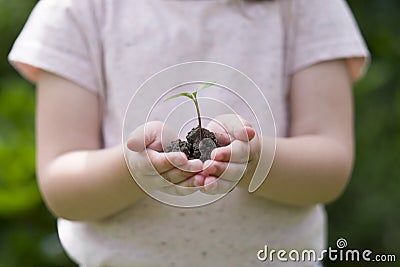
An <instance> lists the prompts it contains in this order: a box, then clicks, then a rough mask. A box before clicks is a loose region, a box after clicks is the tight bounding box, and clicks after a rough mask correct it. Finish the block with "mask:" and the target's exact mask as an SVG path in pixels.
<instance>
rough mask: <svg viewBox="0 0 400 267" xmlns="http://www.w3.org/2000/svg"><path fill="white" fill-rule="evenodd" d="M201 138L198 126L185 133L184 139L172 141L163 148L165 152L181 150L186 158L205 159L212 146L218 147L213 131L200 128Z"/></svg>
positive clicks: (209, 153)
mask: <svg viewBox="0 0 400 267" xmlns="http://www.w3.org/2000/svg"><path fill="white" fill-rule="evenodd" d="M202 135H203V139H202V140H200V131H199V127H198V126H197V127H196V128H193V129H192V130H191V131H190V132H189V133H188V134H187V135H186V140H187V141H182V140H181V139H178V140H175V141H172V142H171V144H170V145H169V146H168V147H167V148H166V149H165V152H179V151H180V152H183V153H185V154H186V156H187V158H188V159H200V160H201V161H203V162H204V161H206V160H209V159H211V158H210V155H211V151H213V149H214V148H216V147H220V145H219V144H218V141H217V139H216V138H215V135H214V133H213V132H210V131H209V130H207V129H204V128H202Z"/></svg>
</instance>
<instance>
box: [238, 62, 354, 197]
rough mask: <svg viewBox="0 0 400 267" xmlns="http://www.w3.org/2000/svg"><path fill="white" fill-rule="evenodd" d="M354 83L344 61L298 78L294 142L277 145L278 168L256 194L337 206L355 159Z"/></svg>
mask: <svg viewBox="0 0 400 267" xmlns="http://www.w3.org/2000/svg"><path fill="white" fill-rule="evenodd" d="M351 84H352V81H351V79H350V76H349V72H348V69H347V65H346V62H345V61H344V60H336V61H328V62H323V63H319V64H316V65H313V66H310V67H308V68H306V69H304V70H300V71H298V72H297V73H295V74H294V75H293V77H292V83H291V90H290V98H289V101H290V102H289V106H290V122H291V123H290V125H291V127H290V133H289V136H290V137H288V138H278V139H277V140H276V153H275V159H274V162H273V164H272V168H271V170H270V173H269V175H268V177H267V179H266V180H265V182H264V183H263V185H262V186H261V187H260V188H259V189H258V190H257V191H256V192H255V194H256V195H261V196H265V197H268V198H270V199H272V200H276V201H279V202H282V203H287V204H293V205H308V204H315V203H327V202H331V201H333V200H335V199H336V198H337V197H338V196H339V195H340V194H341V193H342V191H343V190H344V188H345V186H346V185H347V182H348V180H349V176H350V174H351V170H352V166H353V157H354V151H353V150H354V140H353V104H352V103H353V100H352V88H351ZM244 182H245V184H246V185H247V184H248V182H249V179H247V181H244Z"/></svg>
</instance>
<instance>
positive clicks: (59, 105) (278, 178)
mask: <svg viewBox="0 0 400 267" xmlns="http://www.w3.org/2000/svg"><path fill="white" fill-rule="evenodd" d="M367 56H368V51H367V50H366V47H365V45H364V42H363V40H362V38H361V35H360V33H359V31H358V28H357V26H356V24H355V22H354V20H353V17H352V15H351V13H350V11H349V9H348V7H347V6H346V4H345V3H344V1H342V0H331V1H320V0H308V1H306V0H275V1H245V2H239V5H238V2H237V1H230V0H218V1H217V0H215V1H194V0H185V1H183V0H182V1H178V0H171V1H167V0H140V1H123V0H121V1H101V0H98V1H94V0H88V1H78V0H63V1H57V0H42V1H40V2H39V3H38V5H37V7H36V8H35V9H34V10H33V12H32V14H31V16H30V18H29V20H28V22H27V24H26V26H25V28H24V29H23V31H22V32H21V35H20V36H19V37H18V39H17V41H16V43H15V45H14V47H13V49H12V51H11V53H10V55H9V59H10V61H11V62H12V64H14V66H15V67H16V68H17V69H18V70H19V71H20V72H21V73H22V74H23V75H24V76H25V77H27V78H28V79H30V80H31V81H32V82H34V83H36V85H37V90H38V91H37V113H36V116H37V124H36V129H37V171H38V182H39V186H40V189H41V192H42V195H43V197H44V199H45V201H46V204H47V205H48V207H49V209H50V210H51V211H52V212H53V213H54V214H55V215H56V216H57V217H58V218H59V219H58V232H59V236H60V240H61V242H62V244H63V246H64V248H65V250H66V251H67V253H68V254H69V255H70V256H71V258H72V259H73V260H75V261H76V262H77V263H78V264H79V265H80V266H87V267H93V266H119V267H121V266H281V265H284V266H288V263H286V262H279V261H278V260H276V259H274V261H267V262H260V261H259V260H258V259H257V252H258V251H259V250H260V249H263V248H264V246H265V245H268V247H269V248H271V249H285V250H287V251H289V250H294V249H295V250H298V251H302V250H304V249H314V250H316V251H320V250H321V249H322V248H323V247H324V246H325V245H326V244H325V242H326V241H325V234H326V233H325V231H326V230H325V224H326V221H325V220H326V219H325V212H324V208H323V205H322V204H323V203H328V202H331V201H333V200H334V199H336V198H337V197H338V196H339V195H340V193H341V192H342V191H343V189H344V187H345V185H346V184H347V181H348V177H349V175H350V171H351V168H352V162H353V130H352V129H353V126H352V121H353V118H352V97H351V83H352V82H353V81H355V80H356V79H358V78H359V77H360V75H361V74H362V71H363V68H364V65H365V59H366V58H367ZM193 60H210V61H216V62H222V63H224V64H228V65H230V66H233V67H235V68H237V69H239V70H242V71H243V72H245V73H246V74H247V75H248V76H250V77H251V78H252V79H253V80H254V81H255V82H256V84H258V86H259V87H260V88H261V89H262V90H263V93H264V94H265V96H266V98H267V99H268V101H269V103H270V105H271V109H272V112H273V115H274V118H275V122H276V129H277V136H278V138H277V140H276V155H275V159H274V163H273V165H272V168H271V171H270V173H269V175H268V178H267V179H266V180H265V182H264V183H263V185H262V186H261V187H260V188H259V189H258V190H257V191H256V192H254V193H253V194H249V193H248V192H247V190H246V187H245V186H242V185H239V186H238V187H237V188H235V190H233V191H232V192H231V193H229V194H228V195H227V196H226V197H225V198H223V199H221V200H219V201H217V202H215V203H213V204H211V205H208V206H204V207H201V208H195V209H179V208H174V207H169V206H166V205H163V204H161V203H159V202H157V201H155V200H153V199H152V198H150V197H148V196H147V195H145V194H144V193H143V192H142V191H141V190H140V188H139V187H138V186H137V184H136V183H135V182H134V180H133V179H132V177H131V176H130V174H129V172H128V169H127V166H126V163H125V160H124V155H123V152H122V145H121V144H120V143H121V142H120V136H121V131H122V121H123V116H124V112H125V109H126V107H127V105H128V101H129V99H130V97H131V96H132V94H133V93H134V91H135V90H136V89H137V88H138V87H139V85H140V84H141V83H142V82H143V81H144V80H146V79H147V78H148V77H150V76H151V75H152V74H154V73H156V72H158V71H160V70H162V69H163V68H165V67H168V66H171V65H174V64H176V63H181V62H186V61H193ZM160 93H161V92H160ZM140 116H144V115H143V114H138V117H140ZM225 122H226V124H228V122H227V121H225ZM152 127H154V128H151V127H150V129H153V131H152V132H151V131H149V132H150V134H152V136H150V137H157V136H158V135H159V130H158V128H157V127H158V126H157V125H155V126H154V125H153V126H152ZM243 130H244V131H243ZM240 131H241V134H239V135H242V136H243V135H247V137H248V138H249V139H250V140H249V141H246V138H244V139H241V137H240V136H235V134H234V133H231V134H232V135H233V136H234V137H235V138H236V139H238V140H241V141H242V142H244V143H246V142H250V144H251V146H252V147H253V148H254V149H253V150H252V152H251V153H252V155H251V158H255V159H257V155H258V154H259V153H260V151H259V149H258V148H259V147H260V144H259V143H257V133H255V132H254V130H253V129H252V128H251V127H248V128H245V129H241V130H240ZM240 131H239V132H240ZM142 137H143V136H133V137H132V140H133V141H131V142H130V147H129V148H130V149H132V150H133V151H137V152H139V151H141V150H142V149H144V148H143V147H138V146H135V142H134V141H135V138H138V139H137V140H139V139H140V138H142ZM150 139H151V138H150ZM151 140H156V138H155V139H151ZM147 145H148V147H147V148H148V149H154V150H157V149H156V145H157V144H156V142H149V143H148V144H147ZM152 145H154V146H152ZM221 149H222V150H216V152H215V155H214V156H215V159H216V162H217V163H218V164H220V166H222V167H221V168H222V169H223V168H224V167H223V166H225V165H224V162H226V161H228V160H229V158H230V155H229V154H227V153H225V152H224V150H223V148H221ZM236 153H239V152H238V151H235V150H233V151H232V155H233V154H236ZM154 155H156V156H155V158H153V160H154V163H155V166H156V167H158V168H159V169H158V170H159V171H160V172H162V170H164V169H165V168H166V169H167V170H172V167H171V166H165V165H163V161H162V160H163V153H158V152H157V153H154ZM177 155H178V156H177V158H176V159H174V160H177V161H179V160H182V159H179V158H178V157H179V155H180V154H179V153H178V154H177ZM232 158H233V156H232ZM183 160H185V159H183ZM164 163H165V162H164ZM183 163H184V164H187V165H188V166H190V165H196V164H197V165H198V164H199V162H198V161H197V162H183ZM253 165H254V164H248V165H247V166H248V167H247V170H246V171H247V174H248V175H247V176H245V177H244V178H243V182H242V184H244V185H246V183H248V182H249V180H250V179H251V175H252V173H253V172H254V166H253ZM194 167H198V166H194ZM138 168H140V166H138ZM163 168H164V169H163ZM217 169H218V168H214V170H210V171H209V173H194V174H193V173H180V174H179V175H180V176H179V180H180V181H185V179H186V178H188V181H189V180H190V179H192V183H193V184H200V185H201V184H209V181H214V180H215V179H217V178H218V176H219V175H220V174H221V169H220V170H219V171H218V170H217ZM196 177H197V178H196ZM194 180H195V181H194ZM217 183H218V180H217ZM289 265H290V266H317V265H318V263H317V262H313V261H312V262H291V263H290V264H289Z"/></svg>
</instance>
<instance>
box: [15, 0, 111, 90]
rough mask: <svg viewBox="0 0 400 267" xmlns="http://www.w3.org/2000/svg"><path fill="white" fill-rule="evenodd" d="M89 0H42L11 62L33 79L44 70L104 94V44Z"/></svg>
mask: <svg viewBox="0 0 400 267" xmlns="http://www.w3.org/2000/svg"><path fill="white" fill-rule="evenodd" d="M89 2H90V1H79V0H62V1H59V0H41V1H39V2H38V4H37V5H36V6H35V8H34V9H33V11H32V13H31V15H30V16H29V19H28V21H27V23H26V24H25V26H24V28H23V29H22V32H21V33H20V35H19V36H18V38H17V40H16V41H15V43H14V45H13V47H12V49H11V52H10V54H9V56H8V59H9V61H10V63H11V64H12V65H13V66H14V67H15V68H16V69H17V70H18V71H19V72H20V73H21V74H22V75H23V76H24V77H26V78H27V79H29V80H30V81H32V82H36V80H37V75H38V71H39V69H42V70H45V71H47V72H51V73H54V74H56V75H59V76H62V77H63V78H66V79H69V80H71V81H73V82H75V83H76V84H78V85H80V86H82V87H84V88H85V89H88V90H90V91H92V92H95V93H100V92H101V91H102V88H103V82H102V81H103V78H102V76H103V75H102V58H101V57H102V56H101V43H100V36H99V29H98V21H97V20H96V16H95V15H94V10H93V9H91V8H90V4H89Z"/></svg>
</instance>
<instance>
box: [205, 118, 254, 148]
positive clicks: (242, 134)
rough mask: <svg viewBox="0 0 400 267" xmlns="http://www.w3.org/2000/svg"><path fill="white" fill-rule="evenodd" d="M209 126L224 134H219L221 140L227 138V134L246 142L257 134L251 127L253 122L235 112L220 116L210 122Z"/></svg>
mask: <svg viewBox="0 0 400 267" xmlns="http://www.w3.org/2000/svg"><path fill="white" fill-rule="evenodd" d="M208 127H209V128H211V129H212V130H215V131H217V132H219V133H221V134H222V135H221V136H219V138H220V139H221V141H226V140H227V137H226V134H228V135H229V136H231V139H232V138H233V139H237V140H241V141H246V142H247V141H250V140H251V139H253V138H254V136H255V130H254V129H253V128H252V127H251V124H250V123H249V122H247V121H246V120H244V119H243V118H241V117H240V116H238V115H235V114H226V115H221V116H218V117H217V118H215V120H214V121H213V122H210V124H209V126H208ZM221 128H223V129H224V131H222V130H221ZM224 133H225V135H224Z"/></svg>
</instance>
